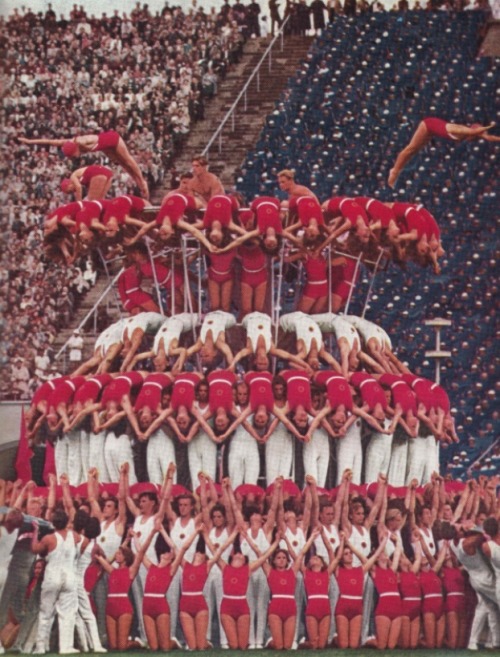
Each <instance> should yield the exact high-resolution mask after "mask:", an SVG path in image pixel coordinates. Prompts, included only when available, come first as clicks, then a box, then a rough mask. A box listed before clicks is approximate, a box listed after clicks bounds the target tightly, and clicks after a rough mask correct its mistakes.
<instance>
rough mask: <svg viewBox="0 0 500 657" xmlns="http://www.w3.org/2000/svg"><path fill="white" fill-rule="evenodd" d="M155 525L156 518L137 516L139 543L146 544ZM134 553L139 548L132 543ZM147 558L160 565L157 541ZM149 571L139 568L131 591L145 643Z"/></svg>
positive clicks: (134, 528)
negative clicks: (145, 589) (147, 578)
mask: <svg viewBox="0 0 500 657" xmlns="http://www.w3.org/2000/svg"><path fill="white" fill-rule="evenodd" d="M154 524H155V517H154V515H153V516H150V517H149V518H144V516H143V515H142V514H140V515H138V516H136V518H135V520H134V525H133V527H132V529H133V531H134V532H137V533H138V535H139V541H140V542H141V543H144V541H145V540H146V539H147V538H148V536H149V535H150V533H151V532H152V530H153V529H154ZM131 548H132V551H133V552H134V554H136V553H137V548H136V546H135V543H134V542H133V541H132V544H131ZM146 556H147V557H148V559H149V560H150V561H151V562H152V563H154V564H158V557H157V556H156V550H155V540H154V539H153V541H152V542H151V545H150V546H149V547H148V549H147V550H146ZM147 574H148V571H147V568H146V566H145V565H144V564H141V566H140V568H139V572H138V574H137V577H136V578H135V579H134V580H133V582H132V586H131V591H132V596H133V598H134V605H135V608H136V610H137V623H138V626H139V635H140V638H141V639H142V640H143V641H146V640H147V637H146V629H145V627H144V619H143V616H142V613H141V611H142V600H143V598H144V584H145V582H146V577H147Z"/></svg>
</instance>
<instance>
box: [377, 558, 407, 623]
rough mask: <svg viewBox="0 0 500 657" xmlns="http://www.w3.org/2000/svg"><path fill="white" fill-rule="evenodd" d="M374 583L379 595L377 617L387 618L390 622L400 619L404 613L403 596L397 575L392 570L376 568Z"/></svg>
mask: <svg viewBox="0 0 500 657" xmlns="http://www.w3.org/2000/svg"><path fill="white" fill-rule="evenodd" d="M373 581H374V583H375V588H376V589H377V593H378V595H379V600H378V603H377V607H376V609H375V616H387V618H389V619H390V620H394V619H395V618H399V616H401V611H402V609H401V596H400V594H399V588H398V580H397V577H396V575H395V573H393V572H392V570H390V568H380V566H375V573H374V577H373Z"/></svg>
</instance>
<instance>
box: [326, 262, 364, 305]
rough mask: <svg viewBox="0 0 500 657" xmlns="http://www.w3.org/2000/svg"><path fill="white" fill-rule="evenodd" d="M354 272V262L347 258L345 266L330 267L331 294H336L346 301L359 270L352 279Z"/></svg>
mask: <svg viewBox="0 0 500 657" xmlns="http://www.w3.org/2000/svg"><path fill="white" fill-rule="evenodd" d="M355 270H356V261H355V260H352V259H351V258H348V259H347V261H346V264H345V265H335V266H334V267H332V294H336V295H337V296H338V297H340V298H341V299H342V301H344V302H345V301H347V299H348V298H349V293H350V291H351V287H352V286H353V285H355V284H356V281H357V280H358V276H359V270H358V273H357V275H356V277H354V272H355Z"/></svg>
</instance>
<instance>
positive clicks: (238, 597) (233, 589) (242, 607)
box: [220, 565, 250, 621]
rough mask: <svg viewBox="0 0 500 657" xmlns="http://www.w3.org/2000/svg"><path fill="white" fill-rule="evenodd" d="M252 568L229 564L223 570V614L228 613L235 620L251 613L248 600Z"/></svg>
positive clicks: (221, 611) (221, 606) (221, 607)
mask: <svg viewBox="0 0 500 657" xmlns="http://www.w3.org/2000/svg"><path fill="white" fill-rule="evenodd" d="M249 579H250V569H249V567H248V565H244V566H241V567H240V568H234V567H233V566H230V565H227V566H226V567H225V568H224V570H223V571H222V592H223V598H222V602H221V605H220V613H221V616H222V615H223V614H227V615H228V616H231V618H233V619H234V620H236V621H237V620H238V618H240V617H241V616H245V615H246V614H250V609H249V607H248V602H247V598H246V596H247V589H248V581H249Z"/></svg>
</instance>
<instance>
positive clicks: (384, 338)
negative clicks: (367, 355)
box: [343, 315, 392, 349]
mask: <svg viewBox="0 0 500 657" xmlns="http://www.w3.org/2000/svg"><path fill="white" fill-rule="evenodd" d="M343 318H344V319H345V320H346V321H348V322H349V323H350V324H352V325H353V326H354V327H355V328H356V330H357V331H358V333H359V334H360V335H361V337H362V338H363V341H364V342H365V343H366V342H368V340H370V339H371V338H375V339H376V340H377V342H379V343H380V345H381V346H382V347H388V348H389V349H392V343H391V339H390V337H389V336H388V335H387V333H386V332H385V331H384V329H383V328H381V327H380V326H377V325H376V324H374V323H373V322H369V321H368V320H367V319H363V318H362V317H357V316H356V315H344V316H343Z"/></svg>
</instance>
